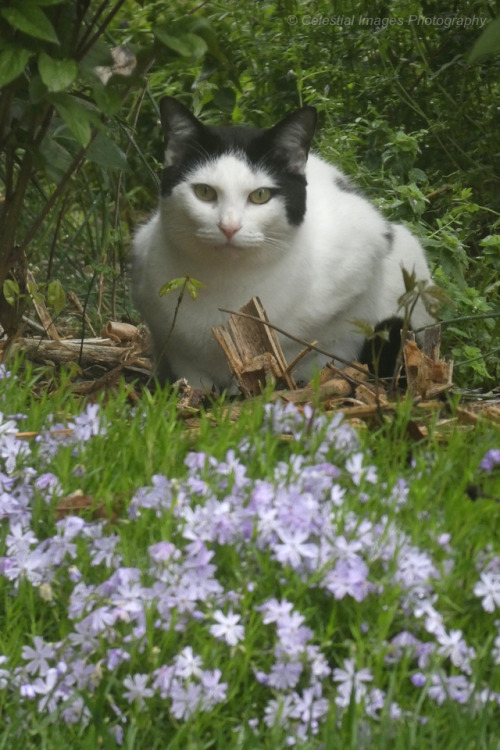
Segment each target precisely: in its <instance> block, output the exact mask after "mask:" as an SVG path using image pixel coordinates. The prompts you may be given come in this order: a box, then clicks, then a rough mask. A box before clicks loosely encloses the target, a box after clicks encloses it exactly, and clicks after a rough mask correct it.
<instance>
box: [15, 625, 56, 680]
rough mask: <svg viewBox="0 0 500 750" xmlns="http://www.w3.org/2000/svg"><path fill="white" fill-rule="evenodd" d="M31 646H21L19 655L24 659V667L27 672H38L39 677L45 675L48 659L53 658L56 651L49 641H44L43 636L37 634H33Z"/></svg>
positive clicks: (47, 669) (47, 668)
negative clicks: (25, 662)
mask: <svg viewBox="0 0 500 750" xmlns="http://www.w3.org/2000/svg"><path fill="white" fill-rule="evenodd" d="M33 646H34V648H31V646H23V648H22V651H21V656H22V658H23V659H25V660H26V661H27V662H28V664H26V666H25V669H26V671H27V672H28V674H37V673H38V674H39V675H40V677H45V675H46V674H47V673H48V671H49V668H50V667H49V660H50V659H54V658H55V655H56V652H55V650H54V647H53V646H52V645H51V644H50V643H45V641H44V640H43V638H40V636H39V635H35V636H34V638H33Z"/></svg>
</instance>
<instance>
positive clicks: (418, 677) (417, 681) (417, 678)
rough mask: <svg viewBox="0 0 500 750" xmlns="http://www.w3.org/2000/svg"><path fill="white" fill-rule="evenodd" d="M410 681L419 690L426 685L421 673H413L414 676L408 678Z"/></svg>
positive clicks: (425, 679)
mask: <svg viewBox="0 0 500 750" xmlns="http://www.w3.org/2000/svg"><path fill="white" fill-rule="evenodd" d="M410 681H411V683H412V684H413V685H415V687H418V688H421V687H424V685H426V684H427V677H426V676H425V675H424V674H422V672H415V674H412V676H411V677H410Z"/></svg>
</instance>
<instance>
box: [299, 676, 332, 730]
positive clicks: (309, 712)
mask: <svg viewBox="0 0 500 750" xmlns="http://www.w3.org/2000/svg"><path fill="white" fill-rule="evenodd" d="M292 697H293V707H292V710H291V712H290V716H291V717H292V719H299V720H300V721H301V722H302V723H303V724H309V725H314V724H315V723H317V722H318V720H319V719H322V718H323V717H324V716H326V714H327V713H328V708H329V704H328V701H327V700H326V698H323V697H322V693H321V686H320V685H319V684H318V685H315V686H314V687H308V688H306V689H305V690H304V691H303V692H302V694H299V693H293V696H292ZM312 731H313V734H315V733H316V732H315V731H314V728H313V727H312Z"/></svg>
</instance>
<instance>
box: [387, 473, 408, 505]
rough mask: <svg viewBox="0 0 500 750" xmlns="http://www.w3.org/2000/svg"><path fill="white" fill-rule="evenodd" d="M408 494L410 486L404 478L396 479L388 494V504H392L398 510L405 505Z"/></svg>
mask: <svg viewBox="0 0 500 750" xmlns="http://www.w3.org/2000/svg"><path fill="white" fill-rule="evenodd" d="M409 494H410V488H409V486H408V482H407V481H406V479H402V478H400V479H397V480H396V484H395V485H394V487H393V488H392V490H391V494H390V495H389V504H390V505H393V506H394V508H395V509H396V510H399V509H400V508H402V507H403V506H404V505H406V502H407V500H408V495H409Z"/></svg>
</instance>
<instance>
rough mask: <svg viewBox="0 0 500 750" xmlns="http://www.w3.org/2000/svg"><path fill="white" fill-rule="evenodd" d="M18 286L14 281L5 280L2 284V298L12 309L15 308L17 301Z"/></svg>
mask: <svg viewBox="0 0 500 750" xmlns="http://www.w3.org/2000/svg"><path fill="white" fill-rule="evenodd" d="M19 292H20V290H19V284H18V283H17V281H14V279H6V280H5V281H4V282H3V296H4V297H5V299H6V300H7V302H8V303H9V305H12V307H14V306H15V304H16V302H17V300H18V299H19Z"/></svg>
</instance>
